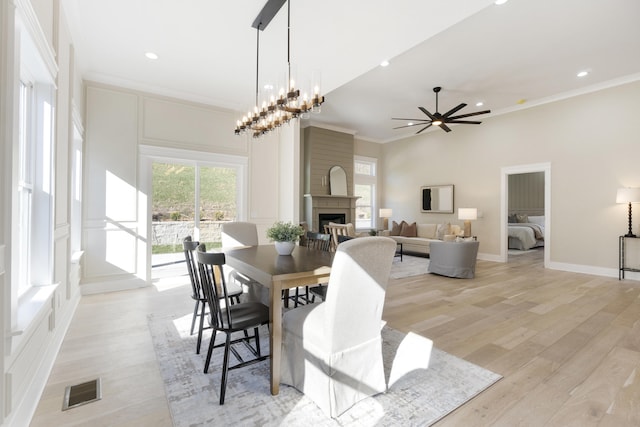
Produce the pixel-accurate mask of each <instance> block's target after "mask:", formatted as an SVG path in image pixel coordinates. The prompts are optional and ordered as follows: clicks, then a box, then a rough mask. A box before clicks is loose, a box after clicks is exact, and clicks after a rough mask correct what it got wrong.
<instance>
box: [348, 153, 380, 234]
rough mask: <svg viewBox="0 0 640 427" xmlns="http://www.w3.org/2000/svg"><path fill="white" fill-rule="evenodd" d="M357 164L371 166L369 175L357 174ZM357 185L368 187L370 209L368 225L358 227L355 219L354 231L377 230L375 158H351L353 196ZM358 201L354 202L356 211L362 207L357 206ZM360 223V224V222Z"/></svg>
mask: <svg viewBox="0 0 640 427" xmlns="http://www.w3.org/2000/svg"><path fill="white" fill-rule="evenodd" d="M358 163H361V164H368V165H370V166H371V169H372V171H371V173H370V174H368V175H365V174H359V173H357V170H358V168H357V165H358ZM358 185H366V186H369V187H370V192H371V205H370V209H371V219H370V222H369V225H368V226H366V227H363V226H362V225H360V226H358V220H357V219H356V229H357V230H366V229H369V230H377V228H378V225H377V224H378V221H377V217H376V214H375V213H376V210H377V207H378V159H376V158H375V157H365V156H354V157H353V186H354V194H355V187H356V186H358ZM359 200H360V199H358V200H356V209H357V208H358V207H363V206H362V205H359V204H358V202H359ZM361 223H362V222H361Z"/></svg>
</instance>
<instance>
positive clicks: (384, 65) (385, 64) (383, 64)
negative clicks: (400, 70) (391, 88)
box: [380, 59, 389, 67]
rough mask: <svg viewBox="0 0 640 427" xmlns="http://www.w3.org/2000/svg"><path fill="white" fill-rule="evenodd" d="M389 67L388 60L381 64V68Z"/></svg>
mask: <svg viewBox="0 0 640 427" xmlns="http://www.w3.org/2000/svg"><path fill="white" fill-rule="evenodd" d="M387 65H389V61H387V60H386V59H385V60H384V61H382V62H381V63H380V66H381V67H386V66H387Z"/></svg>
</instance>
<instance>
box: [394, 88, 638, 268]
mask: <svg viewBox="0 0 640 427" xmlns="http://www.w3.org/2000/svg"><path fill="white" fill-rule="evenodd" d="M639 113H640V82H634V83H628V84H624V85H621V86H617V87H613V88H610V89H605V90H600V91H597V92H593V93H590V94H585V95H581V96H577V97H574V98H570V99H566V100H562V101H558V102H555V103H551V104H546V105H542V106H538V107H534V108H530V109H526V110H522V111H520V112H515V113H511V114H505V115H503V116H497V117H492V118H487V119H484V120H483V124H481V125H479V126H467V125H458V126H456V127H454V128H453V131H452V132H450V133H445V132H443V131H440V130H438V129H435V130H434V131H433V132H428V133H426V134H421V135H419V136H415V137H412V138H408V139H405V140H401V141H397V142H393V143H389V144H385V145H384V146H383V153H384V154H383V156H384V163H383V165H384V166H383V170H384V173H383V176H384V201H383V203H384V204H385V206H387V207H390V208H393V213H394V218H393V219H394V220H402V219H404V220H411V221H418V222H444V221H447V222H451V223H461V221H459V220H457V217H456V215H455V214H453V215H447V214H424V213H421V212H420V206H419V203H420V198H419V188H420V186H422V185H436V184H454V185H455V208H456V209H457V208H458V207H477V208H478V209H479V210H480V211H482V213H483V218H479V219H478V220H477V221H474V222H473V224H472V228H473V233H474V234H476V235H477V236H478V239H479V240H480V252H481V253H482V254H483V256H485V257H487V258H492V257H493V258H495V257H497V256H498V255H499V254H500V247H501V239H500V234H501V227H502V225H501V220H500V218H501V212H500V200H501V199H500V197H501V195H500V182H501V169H502V168H504V167H511V166H518V165H528V164H536V163H550V165H551V219H550V220H551V225H552V236H551V241H549V242H547V245H548V246H547V247H548V248H549V249H550V255H551V267H552V268H559V269H566V270H572V271H585V272H591V273H595V274H603V275H611V276H617V265H618V247H617V245H618V239H617V237H618V236H619V235H621V234H624V233H625V231H626V220H627V216H626V206H624V205H617V204H616V203H615V195H616V190H617V188H618V187H627V186H628V187H634V186H635V187H640V168H638V158H640V144H639V143H638V135H640V120H638V119H637V115H638V114H639ZM638 215H640V212H639V213H638ZM636 218H638V217H636ZM638 224H640V220H638V219H636V220H635V221H634V230H635V232H636V233H638V231H640V229H639V228H638Z"/></svg>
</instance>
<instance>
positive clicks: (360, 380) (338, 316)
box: [281, 237, 396, 418]
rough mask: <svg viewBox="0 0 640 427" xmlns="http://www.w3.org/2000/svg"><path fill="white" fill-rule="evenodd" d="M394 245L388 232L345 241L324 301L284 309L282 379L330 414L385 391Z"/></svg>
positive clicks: (341, 246) (337, 412)
mask: <svg viewBox="0 0 640 427" xmlns="http://www.w3.org/2000/svg"><path fill="white" fill-rule="evenodd" d="M395 250H396V243H395V241H394V240H392V239H390V238H388V237H363V238H359V239H352V240H349V241H346V242H344V243H341V244H340V246H338V248H337V251H336V255H335V258H334V260H333V264H332V266H331V275H330V277H329V285H328V287H327V294H326V299H325V301H324V302H322V303H320V304H313V305H306V306H303V307H300V308H296V309H293V310H290V311H288V312H285V314H284V317H283V323H282V324H283V331H282V334H283V336H282V364H281V372H282V375H281V382H282V383H284V384H289V385H292V386H294V387H295V388H297V389H298V390H300V391H301V392H303V393H304V394H305V395H307V396H309V398H311V399H312V400H313V401H314V402H315V403H316V404H317V405H318V407H320V408H321V409H322V410H323V412H325V413H326V414H327V415H329V416H331V417H334V418H335V417H337V416H339V415H340V414H341V413H343V412H344V411H346V410H347V409H349V408H350V407H351V406H353V405H354V404H356V403H357V402H359V401H360V400H362V399H364V398H366V397H367V396H372V395H374V394H377V393H381V392H384V391H386V382H385V373H384V367H383V363H382V338H381V335H380V330H381V320H382V307H383V305H384V297H385V292H386V288H387V281H388V280H389V273H390V271H391V264H392V262H393V256H394V254H395Z"/></svg>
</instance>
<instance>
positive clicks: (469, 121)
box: [447, 120, 482, 125]
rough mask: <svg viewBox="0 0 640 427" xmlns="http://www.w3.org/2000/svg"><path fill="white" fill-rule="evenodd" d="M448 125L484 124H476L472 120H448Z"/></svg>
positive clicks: (476, 123)
mask: <svg viewBox="0 0 640 427" xmlns="http://www.w3.org/2000/svg"><path fill="white" fill-rule="evenodd" d="M447 123H464V124H467V125H479V124H480V123H482V122H474V121H471V120H447Z"/></svg>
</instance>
